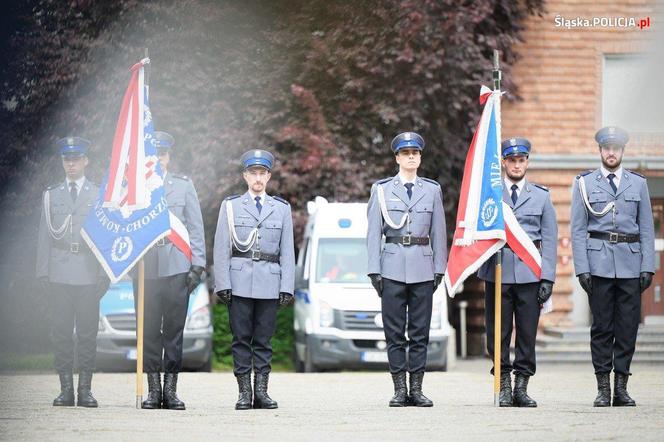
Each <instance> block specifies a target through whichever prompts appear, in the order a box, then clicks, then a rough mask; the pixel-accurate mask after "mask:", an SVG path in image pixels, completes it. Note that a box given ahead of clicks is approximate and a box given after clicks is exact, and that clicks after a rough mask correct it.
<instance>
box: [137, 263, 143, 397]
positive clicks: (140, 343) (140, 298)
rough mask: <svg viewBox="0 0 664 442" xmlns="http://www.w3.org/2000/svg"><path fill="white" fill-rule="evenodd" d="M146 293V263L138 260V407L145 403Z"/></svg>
mask: <svg viewBox="0 0 664 442" xmlns="http://www.w3.org/2000/svg"><path fill="white" fill-rule="evenodd" d="M144 294H145V263H144V262H143V258H141V259H140V260H139V261H138V299H137V300H136V408H137V409H140V408H141V404H142V403H143V317H144V315H143V306H144Z"/></svg>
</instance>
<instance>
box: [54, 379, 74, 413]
mask: <svg viewBox="0 0 664 442" xmlns="http://www.w3.org/2000/svg"><path fill="white" fill-rule="evenodd" d="M58 374H59V376H60V395H59V396H58V397H56V398H55V400H54V401H53V406H54V407H73V406H74V375H73V374H72V372H71V371H67V372H63V373H58Z"/></svg>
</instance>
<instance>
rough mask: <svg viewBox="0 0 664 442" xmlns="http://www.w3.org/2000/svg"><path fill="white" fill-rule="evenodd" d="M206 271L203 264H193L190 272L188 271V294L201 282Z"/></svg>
mask: <svg viewBox="0 0 664 442" xmlns="http://www.w3.org/2000/svg"><path fill="white" fill-rule="evenodd" d="M204 271H205V268H203V267H201V266H191V268H190V269H189V273H187V294H188V295H190V294H191V292H193V291H194V289H195V288H196V287H198V284H200V283H201V280H202V279H203V277H202V275H203V272H204Z"/></svg>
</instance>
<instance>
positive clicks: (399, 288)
mask: <svg viewBox="0 0 664 442" xmlns="http://www.w3.org/2000/svg"><path fill="white" fill-rule="evenodd" d="M432 306H433V281H426V282H419V283H415V284H406V283H404V282H399V281H393V280H391V279H386V278H383V293H382V296H381V310H382V316H383V329H384V331H385V339H386V340H387V360H388V362H389V365H390V373H392V374H396V373H402V372H406V371H408V372H410V373H422V372H424V369H425V367H426V362H427V345H428V344H429V331H430V327H431V309H432ZM406 312H407V314H408V321H406ZM406 327H408V339H406ZM406 352H407V353H408V356H407V357H406Z"/></svg>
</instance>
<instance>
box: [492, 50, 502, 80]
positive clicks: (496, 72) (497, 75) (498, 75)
mask: <svg viewBox="0 0 664 442" xmlns="http://www.w3.org/2000/svg"><path fill="white" fill-rule="evenodd" d="M501 79H502V72H500V51H498V49H494V50H493V89H494V90H500V80H501Z"/></svg>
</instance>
